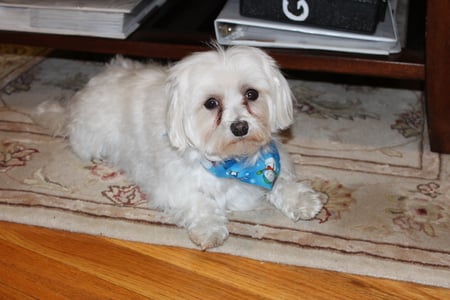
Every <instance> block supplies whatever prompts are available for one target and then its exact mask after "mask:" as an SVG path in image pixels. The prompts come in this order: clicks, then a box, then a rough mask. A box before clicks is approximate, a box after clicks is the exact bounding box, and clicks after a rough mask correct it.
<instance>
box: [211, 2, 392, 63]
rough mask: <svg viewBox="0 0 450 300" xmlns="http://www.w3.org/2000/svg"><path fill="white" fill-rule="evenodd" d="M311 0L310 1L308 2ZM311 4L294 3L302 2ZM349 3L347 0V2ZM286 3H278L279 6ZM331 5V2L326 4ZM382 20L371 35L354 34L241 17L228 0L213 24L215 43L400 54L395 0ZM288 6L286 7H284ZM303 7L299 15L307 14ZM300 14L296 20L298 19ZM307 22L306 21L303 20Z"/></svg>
mask: <svg viewBox="0 0 450 300" xmlns="http://www.w3.org/2000/svg"><path fill="white" fill-rule="evenodd" d="M311 1H312V0H311ZM311 1H309V0H308V1H306V0H303V1H293V2H298V3H300V2H304V4H305V3H306V5H307V2H311ZM349 1H350V0H349ZM288 2H289V1H288V0H279V1H278V3H279V5H280V7H281V6H282V5H284V4H286V3H288ZM328 2H330V1H328ZM385 4H386V11H385V15H384V19H383V20H382V21H380V22H377V24H376V26H374V27H373V32H357V31H353V32H352V31H348V30H341V29H333V28H329V27H328V28H326V27H323V26H313V25H311V24H310V23H308V22H305V23H304V24H302V23H301V22H297V23H295V24H294V23H293V22H278V21H275V20H268V18H256V17H249V16H248V15H246V16H244V15H243V14H242V13H241V11H240V6H239V0H228V1H227V3H226V5H225V6H224V8H223V9H222V11H221V13H220V14H219V16H218V17H217V18H216V20H215V22H214V27H215V34H216V38H217V41H218V42H219V43H220V44H223V45H248V46H257V47H274V48H294V49H314V50H328V51H341V52H353V53H364V54H376V55H389V54H391V53H398V52H400V51H401V44H400V41H399V38H398V34H397V25H396V20H395V7H396V0H393V1H387V2H386V3H385ZM286 5H288V4H286ZM306 9H308V7H306V8H302V10H301V11H300V12H301V13H303V12H307V11H306ZM301 13H300V14H298V15H297V16H295V17H298V18H299V19H300V18H301ZM305 19H306V18H305Z"/></svg>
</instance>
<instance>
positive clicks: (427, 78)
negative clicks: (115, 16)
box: [0, 0, 450, 153]
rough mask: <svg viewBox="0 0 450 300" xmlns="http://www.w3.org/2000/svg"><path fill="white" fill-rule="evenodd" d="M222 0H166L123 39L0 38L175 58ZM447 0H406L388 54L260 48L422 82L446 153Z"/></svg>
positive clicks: (304, 62)
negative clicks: (404, 28)
mask: <svg viewBox="0 0 450 300" xmlns="http://www.w3.org/2000/svg"><path fill="white" fill-rule="evenodd" d="M224 3H225V0H214V1H200V0H184V1H183V0H177V1H170V4H169V5H166V6H165V7H164V8H163V9H162V10H160V11H159V12H158V13H157V14H156V15H154V16H152V18H148V21H147V22H144V24H143V25H142V26H141V28H140V29H139V30H138V31H136V32H135V33H133V34H132V35H131V36H130V37H129V38H127V39H126V40H115V39H105V38H94V37H80V36H63V35H53V34H36V33H25V32H12V31H0V42H2V43H16V44H26V45H32V46H44V47H49V48H55V49H62V50H71V51H81V52H91V53H109V54H114V53H121V54H126V55H132V56H141V57H149V58H162V59H179V58H182V57H183V56H185V55H187V54H189V53H191V52H194V51H202V50H205V49H207V48H208V46H207V45H206V42H208V41H211V40H213V39H214V32H213V21H214V18H215V17H216V16H217V14H218V13H219V12H220V10H221V8H222V6H223V4H224ZM449 13H450V0H428V1H422V0H412V1H410V10H409V22H408V35H407V43H406V46H405V48H404V49H403V50H402V52H401V53H399V54H395V55H390V56H373V55H356V54H346V53H337V52H326V51H306V50H291V49H266V50H267V51H268V52H269V54H270V55H272V56H273V57H274V58H275V59H276V60H277V62H278V63H279V65H280V66H281V67H282V68H285V69H289V70H301V71H311V72H326V73H335V74H348V75H358V76H373V77H382V78H389V79H400V80H411V81H421V82H424V87H425V99H426V108H427V120H428V130H429V134H430V143H431V148H432V150H433V151H435V152H440V153H450V96H449V94H450V19H449V18H448V14H449Z"/></svg>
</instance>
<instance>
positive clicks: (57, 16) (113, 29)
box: [0, 0, 166, 39]
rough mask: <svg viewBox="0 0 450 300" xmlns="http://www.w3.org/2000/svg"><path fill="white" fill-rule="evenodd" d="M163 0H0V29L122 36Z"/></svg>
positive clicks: (133, 29) (120, 37)
mask: <svg viewBox="0 0 450 300" xmlns="http://www.w3.org/2000/svg"><path fill="white" fill-rule="evenodd" d="M165 1H166V0H90V1H88V0H84V1H83V0H0V30H12V31H27V32H37V33H54V34H67V35H82V36H98V37H107V38H118V39H124V38H126V37H127V36H128V35H130V34H131V33H132V32H133V31H135V30H136V29H137V28H138V27H139V25H140V22H141V21H142V20H144V18H145V17H146V16H147V15H148V14H149V13H151V12H152V11H153V10H155V9H157V8H158V7H160V6H161V5H163V4H164V3H165Z"/></svg>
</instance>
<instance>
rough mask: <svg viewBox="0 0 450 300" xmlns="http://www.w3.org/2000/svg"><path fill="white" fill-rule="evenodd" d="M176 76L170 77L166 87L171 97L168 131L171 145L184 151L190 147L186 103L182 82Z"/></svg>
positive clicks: (168, 112) (168, 110)
mask: <svg viewBox="0 0 450 300" xmlns="http://www.w3.org/2000/svg"><path fill="white" fill-rule="evenodd" d="M174 77H175V76H169V81H168V83H167V85H166V88H167V94H168V95H169V104H168V109H167V118H166V122H167V130H168V132H167V133H168V136H169V140H170V143H171V144H172V146H174V147H175V148H177V149H179V150H181V151H183V150H185V149H186V148H187V147H188V145H189V140H188V138H187V135H186V131H185V126H184V121H185V116H184V101H182V99H181V97H182V95H183V94H182V93H181V92H180V89H182V87H181V86H180V82H178V80H177V78H174Z"/></svg>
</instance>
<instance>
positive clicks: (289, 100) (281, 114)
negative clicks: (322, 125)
mask: <svg viewBox="0 0 450 300" xmlns="http://www.w3.org/2000/svg"><path fill="white" fill-rule="evenodd" d="M255 50H256V51H257V53H258V55H259V56H260V57H261V59H262V61H263V68H264V71H265V73H266V76H268V78H269V79H270V82H271V91H272V99H271V102H270V103H269V106H270V124H271V130H272V131H277V130H280V129H286V128H287V127H289V126H290V125H292V123H293V122H294V116H293V114H294V107H293V98H294V96H293V95H292V92H291V89H290V87H289V84H288V82H287V80H286V78H285V77H284V76H283V74H282V73H281V71H280V69H279V68H278V65H277V63H276V62H275V60H274V59H273V58H272V57H270V56H269V55H268V54H267V53H265V52H264V51H262V50H260V49H256V48H255Z"/></svg>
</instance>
